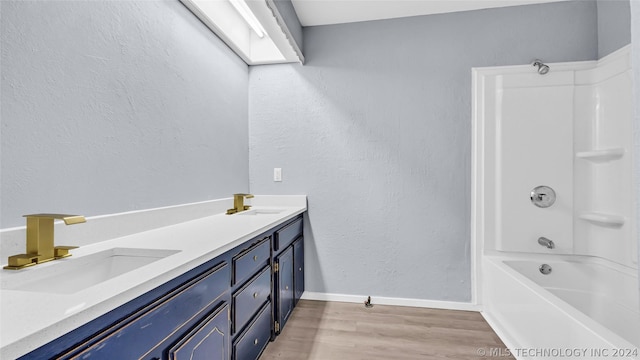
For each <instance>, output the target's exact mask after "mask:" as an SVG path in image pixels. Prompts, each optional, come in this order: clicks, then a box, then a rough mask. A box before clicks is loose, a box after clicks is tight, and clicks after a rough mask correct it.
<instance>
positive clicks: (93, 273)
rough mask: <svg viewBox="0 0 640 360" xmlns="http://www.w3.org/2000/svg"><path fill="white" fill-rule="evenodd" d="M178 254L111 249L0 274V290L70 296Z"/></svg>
mask: <svg viewBox="0 0 640 360" xmlns="http://www.w3.org/2000/svg"><path fill="white" fill-rule="evenodd" d="M178 252H180V251H179V250H164V249H134V248H113V249H109V250H105V251H100V252H97V253H95V254H91V255H86V256H82V257H77V258H74V257H70V258H68V259H63V260H55V261H53V262H51V263H47V264H41V265H36V266H34V267H32V268H28V269H24V270H15V272H14V271H11V272H7V271H6V270H5V272H4V273H3V274H2V289H3V290H20V291H33V292H42V293H54V294H73V293H76V292H78V291H81V290H84V289H86V288H89V287H91V286H94V285H97V284H99V283H101V282H104V281H107V280H109V279H112V278H114V277H116V276H119V275H122V274H124V273H127V272H129V271H132V270H135V269H138V268H141V267H143V266H145V265H147V264H150V263H152V262H154V261H158V260H160V259H163V258H165V257H167V256H170V255H173V254H175V253H178Z"/></svg>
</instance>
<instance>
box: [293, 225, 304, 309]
mask: <svg viewBox="0 0 640 360" xmlns="http://www.w3.org/2000/svg"><path fill="white" fill-rule="evenodd" d="M293 290H294V295H293V298H294V305H297V304H298V301H299V300H300V297H302V293H303V292H304V238H303V237H302V236H300V237H299V238H298V239H297V240H296V241H294V242H293Z"/></svg>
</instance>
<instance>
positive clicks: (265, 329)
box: [233, 302, 271, 360]
mask: <svg viewBox="0 0 640 360" xmlns="http://www.w3.org/2000/svg"><path fill="white" fill-rule="evenodd" d="M270 338H271V303H270V302H268V303H266V304H265V305H264V306H263V307H262V309H261V310H260V315H258V317H257V318H256V320H255V321H254V322H253V323H252V324H251V326H249V328H247V331H245V332H244V334H242V335H241V336H239V337H238V339H237V340H236V342H235V343H234V345H233V360H255V359H257V358H258V357H260V355H261V354H262V351H263V350H264V348H265V347H266V346H267V344H268V343H269V339H270Z"/></svg>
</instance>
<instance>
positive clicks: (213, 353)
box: [18, 215, 304, 360]
mask: <svg viewBox="0 0 640 360" xmlns="http://www.w3.org/2000/svg"><path fill="white" fill-rule="evenodd" d="M302 241H303V237H302V215H299V216H297V217H295V218H294V219H291V220H289V221H287V222H286V223H284V224H281V225H279V226H276V227H273V228H271V229H268V230H267V231H265V232H263V233H262V234H260V235H258V236H255V237H254V238H252V239H251V240H249V241H246V242H244V243H243V244H241V245H239V246H236V247H235V248H233V249H231V250H229V251H227V252H225V253H224V254H221V255H219V256H217V257H215V258H214V259H211V260H209V261H207V262H205V263H203V264H201V265H199V266H197V267H195V268H193V269H191V270H189V271H187V272H185V273H184V274H182V275H180V276H178V277H176V278H174V279H171V280H169V281H168V282H166V283H164V284H162V285H160V286H159V287H157V288H155V289H153V290H151V291H149V292H147V293H145V294H142V295H140V296H139V297H137V298H135V299H133V300H131V301H129V302H127V303H126V304H124V305H121V306H119V307H118V308H116V309H113V310H111V311H109V312H107V313H106V314H103V315H101V316H100V317H98V318H96V319H94V320H92V321H90V322H88V323H86V324H84V325H82V326H80V327H78V328H77V329H75V330H73V331H71V332H69V333H67V334H65V335H62V336H60V337H59V338H57V339H55V340H53V341H51V342H49V343H47V344H45V345H42V346H41V347H39V348H37V349H35V350H33V351H32V352H30V353H28V354H26V355H23V356H22V357H20V358H19V359H18V360H25V359H37V360H40V359H64V360H67V359H92V360H113V359H145V360H155V359H158V360H160V359H162V360H182V359H193V360H199V359H215V360H218V359H220V360H256V359H258V358H259V357H260V356H261V355H262V353H263V351H264V349H265V348H266V347H267V345H268V343H269V340H271V339H273V338H274V337H275V335H276V334H279V333H280V331H281V328H282V327H283V326H284V324H285V323H286V321H287V319H288V318H289V316H290V315H291V311H292V310H293V308H294V306H295V302H296V301H297V299H299V298H300V295H301V294H302V291H304V278H303V276H301V275H300V274H304V249H303V245H302ZM276 248H277V249H278V250H276Z"/></svg>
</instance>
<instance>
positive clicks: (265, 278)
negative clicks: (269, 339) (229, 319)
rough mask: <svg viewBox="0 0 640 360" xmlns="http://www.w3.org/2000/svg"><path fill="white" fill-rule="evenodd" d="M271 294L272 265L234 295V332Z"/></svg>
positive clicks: (244, 323)
mask: <svg viewBox="0 0 640 360" xmlns="http://www.w3.org/2000/svg"><path fill="white" fill-rule="evenodd" d="M270 295H271V266H267V267H265V268H264V269H263V270H262V272H260V274H258V275H256V276H255V277H254V278H253V279H252V280H251V281H249V283H247V285H245V286H243V287H242V288H241V289H240V290H238V291H236V293H235V294H234V295H233V332H234V333H235V332H237V331H239V330H241V329H242V328H243V327H244V325H246V323H247V322H248V321H249V320H250V319H251V318H252V317H253V315H254V314H255V313H256V312H257V311H258V309H259V308H260V306H262V304H264V303H265V302H266V301H268V300H269V296H270Z"/></svg>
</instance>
